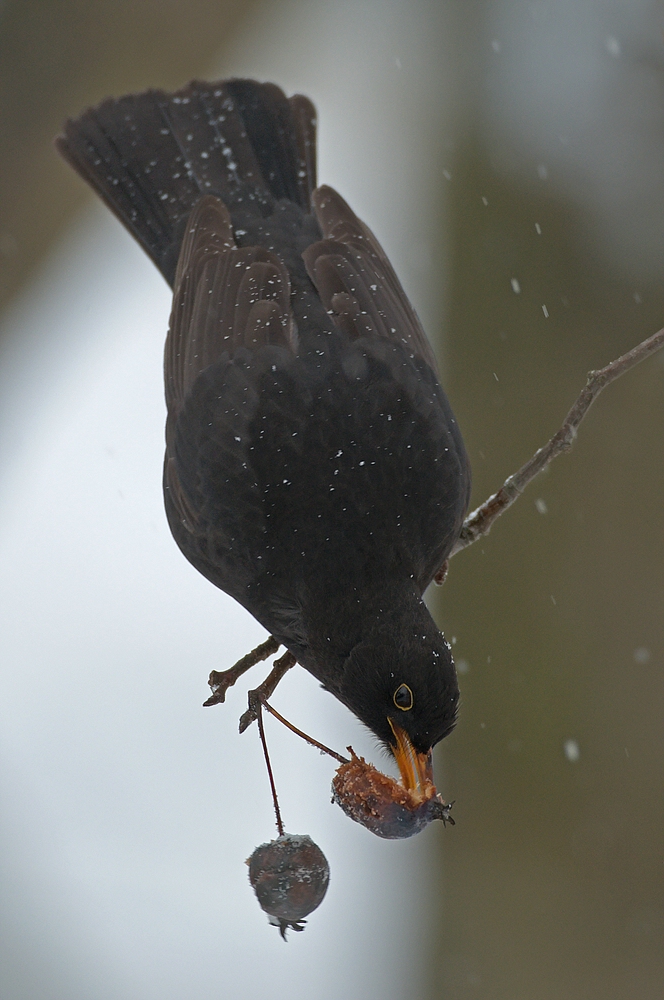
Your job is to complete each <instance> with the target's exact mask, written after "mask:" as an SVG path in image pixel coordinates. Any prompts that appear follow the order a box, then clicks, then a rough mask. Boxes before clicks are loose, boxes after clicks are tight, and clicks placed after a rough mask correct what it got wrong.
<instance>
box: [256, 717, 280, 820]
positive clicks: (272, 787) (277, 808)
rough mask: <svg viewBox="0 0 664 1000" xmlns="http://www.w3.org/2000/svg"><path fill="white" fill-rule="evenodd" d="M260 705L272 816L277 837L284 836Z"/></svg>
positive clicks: (260, 723)
mask: <svg viewBox="0 0 664 1000" xmlns="http://www.w3.org/2000/svg"><path fill="white" fill-rule="evenodd" d="M261 707H262V706H261V704H260V702H259V704H258V715H257V719H258V732H259V733H260V737H261V743H262V744H263V753H264V754H265V765H266V767H267V775H268V778H269V779H270V789H271V790H272V802H273V803H274V815H275V817H276V819H277V830H278V831H279V836H280V837H283V835H284V824H283V821H282V819H281V810H280V809H279V802H278V799H277V786H276V785H275V783H274V775H273V773H272V764H271V763H270V755H269V753H268V752H267V740H266V739H265V730H264V728H263V713H262V711H261Z"/></svg>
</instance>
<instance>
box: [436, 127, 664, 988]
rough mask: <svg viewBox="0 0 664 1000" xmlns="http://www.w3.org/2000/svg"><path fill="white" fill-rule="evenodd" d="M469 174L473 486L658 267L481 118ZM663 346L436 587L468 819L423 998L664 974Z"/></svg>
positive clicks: (467, 377)
mask: <svg viewBox="0 0 664 1000" xmlns="http://www.w3.org/2000/svg"><path fill="white" fill-rule="evenodd" d="M454 176H455V177H456V178H458V179H459V180H458V183H457V184H456V185H455V187H454V189H453V191H452V192H451V195H450V197H451V202H450V219H451V234H450V238H451V242H452V267H451V275H450V284H449V295H450V300H449V302H448V328H447V331H446V344H447V347H446V354H447V359H448V372H447V377H446V386H447V389H448V392H449V394H450V396H451V399H452V402H453V405H454V408H455V411H456V413H457V416H458V419H459V422H460V425H461V428H462V431H463V434H464V438H465V440H466V444H467V447H468V449H469V453H470V456H471V461H472V464H473V469H474V476H475V479H474V491H473V504H474V505H477V504H479V503H481V502H482V501H483V500H484V499H485V498H486V497H487V496H488V495H489V494H490V493H491V492H494V491H495V490H496V489H497V488H498V487H499V486H500V484H501V483H502V482H503V480H504V479H505V478H506V476H507V475H509V474H510V473H511V472H513V471H516V469H517V468H518V467H519V466H520V465H521V464H522V463H523V462H524V461H525V460H526V459H527V458H528V457H530V455H531V454H532V453H534V451H535V450H536V449H537V447H539V446H540V445H542V444H544V443H545V441H546V440H547V439H548V438H549V437H550V436H551V435H552V434H553V433H554V432H555V431H556V430H557V428H558V427H559V426H560V424H561V422H562V420H563V418H564V416H565V414H566V412H567V410H568V409H569V407H570V406H571V404H572V403H573V401H574V399H575V397H576V395H577V394H578V392H579V391H580V390H581V388H582V387H583V385H584V382H585V374H586V372H587V371H589V370H590V369H593V368H600V367H602V366H603V365H605V364H607V363H608V362H609V361H611V360H613V359H614V358H615V357H618V356H619V355H620V354H621V353H623V352H625V351H626V350H628V349H629V348H631V347H633V346H635V345H636V344H637V343H638V342H639V341H640V340H642V339H643V338H644V337H646V336H648V335H649V334H651V333H654V332H655V330H657V329H658V328H659V327H661V325H662V318H663V317H664V288H663V287H662V285H661V283H660V284H658V285H656V286H655V285H653V286H652V287H643V286H640V287H639V289H638V291H637V292H636V298H635V288H634V285H633V284H632V283H630V282H629V281H628V280H626V279H625V277H624V276H623V275H622V274H621V273H620V271H619V270H618V269H612V268H611V267H609V266H608V265H606V264H604V263H603V262H602V261H601V260H600V259H599V255H597V254H594V253H591V252H589V249H588V248H589V240H588V228H589V226H590V225H591V220H590V219H589V218H585V217H583V216H582V215H580V213H579V211H578V209H577V208H575V207H574V206H573V205H572V204H570V203H567V202H565V200H563V199H562V198H561V197H560V195H556V194H555V193H553V192H552V191H551V186H550V185H543V184H539V185H533V184H530V183H529V182H527V181H525V180H523V179H522V178H519V176H518V175H515V176H512V177H508V176H501V175H499V174H498V173H497V172H496V171H495V170H492V168H491V166H490V162H489V157H488V154H487V151H486V150H485V149H484V148H483V147H482V143H481V141H480V140H476V141H471V142H468V144H467V145H466V146H465V148H464V149H463V150H461V151H460V152H459V155H458V159H457V162H456V163H455V166H454ZM483 199H484V200H483ZM485 201H486V203H487V204H485ZM536 225H537V227H539V229H540V230H541V233H538V232H537V228H536ZM515 277H517V280H518V282H519V288H520V292H519V294H515V291H514V290H513V287H512V284H511V280H512V278H515ZM543 305H546V308H547V312H548V314H549V315H548V318H547V317H546V316H545V315H544V312H543V310H542V306H543ZM663 362H664V356H663V355H662V354H660V355H657V356H655V357H653V358H651V359H649V360H648V361H646V362H644V363H643V364H642V365H641V366H639V367H638V368H637V369H635V370H633V371H632V372H630V373H628V374H627V375H625V376H624V377H623V378H622V379H621V380H620V381H618V382H617V383H615V384H613V385H612V386H610V387H609V388H608V389H607V390H606V391H605V392H604V394H602V396H601V397H600V398H599V399H598V400H597V401H596V402H595V404H594V405H593V407H592V409H591V411H590V413H589V415H588V416H587V418H586V420H585V421H584V423H583V424H582V425H581V428H580V431H579V436H578V439H577V441H576V443H575V445H574V448H573V450H572V452H571V453H570V454H568V455H566V456H562V457H560V458H558V459H557V460H556V461H555V462H554V463H553V464H552V465H551V466H550V468H549V470H548V472H547V473H545V474H543V475H542V476H540V477H539V478H538V479H536V480H535V481H534V482H533V483H532V484H531V485H530V487H529V488H528V489H527V490H526V492H525V494H524V496H523V497H522V498H521V499H520V500H519V501H518V503H517V504H516V505H515V506H514V507H512V508H511V510H510V511H508V512H507V513H506V514H505V515H504V517H503V518H502V519H501V520H500V521H498V522H497V523H496V525H495V526H494V528H493V530H492V532H491V534H490V535H489V536H488V537H487V538H485V539H483V540H481V541H480V542H478V543H476V545H474V546H473V547H472V548H471V549H468V550H466V551H464V552H462V553H460V554H459V555H458V556H456V557H455V558H454V559H453V561H452V563H451V567H450V573H449V576H448V579H447V582H446V584H445V587H444V588H443V591H442V592H441V593H440V598H439V609H440V621H441V624H442V625H443V626H444V627H445V629H446V632H447V635H448V637H450V636H455V637H456V640H457V641H456V643H455V647H454V648H455V654H456V658H457V660H458V661H459V662H460V663H461V669H462V670H467V672H465V673H462V674H461V676H460V686H461V693H462V706H461V711H460V721H459V724H458V728H457V730H456V732H455V733H454V734H453V735H452V737H451V738H450V739H449V741H447V743H446V744H445V745H444V746H443V748H441V750H440V751H439V754H440V765H439V766H440V770H441V773H442V774H443V775H444V779H443V780H444V781H445V787H444V794H445V796H446V797H449V798H451V799H456V800H457V804H456V806H455V815H456V818H457V826H456V828H455V829H454V830H453V831H450V830H447V831H444V832H441V833H440V834H439V838H438V843H439V850H440V852H441V855H442V868H443V875H442V878H441V879H440V883H439V884H440V895H439V897H438V898H439V922H438V933H437V936H436V941H435V945H434V948H433V949H432V952H434V953H435V954H437V959H436V969H435V973H434V976H433V978H432V988H431V993H430V996H431V997H450V998H451V997H454V998H455V1000H456V998H471V997H473V998H475V997H478V998H479V997H481V998H487V1000H488V998H492V1000H503V998H505V1000H508V998H510V1000H540V998H542V1000H544V998H546V1000H549V998H551V1000H553V998H558V997H565V998H566V1000H577V998H578V1000H582V998H584V1000H588V998H595V997H596V998H598V1000H600V998H602V1000H607V998H612V1000H613V998H615V1000H618V998H620V1000H623V998H625V1000H627V998H628V997H637V996H638V997H639V998H640V1000H646V998H653V1000H654V998H655V997H658V996H660V995H661V994H660V991H661V984H662V972H663V971H664V969H663V964H662V948H661V942H662V931H663V930H664V921H663V910H662V900H663V899H664V885H663V884H662V871H661V848H662V831H663V830H664V822H663V820H664V816H663V815H662V796H661V788H662V735H663V730H662V706H663V704H664V699H663V694H664V691H663V680H662V662H663V661H664V642H663V639H664V636H663V630H662V623H663V621H664V614H663V612H664V531H663V530H662V529H663V527H664V517H663V510H664V505H663V498H664V462H663V459H664V445H663V442H664V363H663ZM536 501H537V506H536ZM538 508H539V509H538ZM570 740H571V741H574V745H572V746H569V745H568V752H570V753H571V755H572V756H574V746H576V747H577V748H578V760H569V759H568V757H567V756H566V753H565V745H566V743H567V741H570ZM441 765H442V766H441ZM434 872H435V869H434V868H433V867H432V877H435V875H433V873H434Z"/></svg>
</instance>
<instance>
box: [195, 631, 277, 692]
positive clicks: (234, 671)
mask: <svg viewBox="0 0 664 1000" xmlns="http://www.w3.org/2000/svg"><path fill="white" fill-rule="evenodd" d="M278 649H279V643H278V642H277V640H276V639H275V638H274V636H272V635H271V636H270V638H269V639H266V640H265V642H262V643H261V644H260V646H256V648H255V649H252V651H251V652H250V653H247V654H246V656H243V657H242V659H241V660H238V661H237V663H236V664H235V666H233V667H229V669H228V670H213V671H212V673H211V674H210V677H209V679H208V684H209V685H210V687H211V688H212V694H211V695H210V697H209V698H208V700H207V701H205V702H203V705H204V707H208V706H210V705H218V704H220V702H223V701H225V700H226V692H227V691H228V689H229V687H232V686H233V684H235V682H236V680H237V679H238V677H241V676H242V674H243V673H245V672H246V671H247V670H249V667H253V666H254V665H255V664H256V663H260V662H261V660H267V658H268V656H272V654H273V653H276V652H277V650H278ZM283 658H284V657H283V656H282V657H281V659H282V660H283ZM278 662H281V661H278ZM290 665H291V664H289V666H290ZM272 673H274V671H272ZM284 673H285V671H284ZM271 676H272V674H270V677H271ZM275 686H276V682H275ZM273 690H274V688H272V691H273Z"/></svg>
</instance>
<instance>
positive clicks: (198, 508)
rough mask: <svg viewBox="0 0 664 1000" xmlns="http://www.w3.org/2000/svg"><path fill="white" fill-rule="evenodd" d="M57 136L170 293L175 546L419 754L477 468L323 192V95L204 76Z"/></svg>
mask: <svg viewBox="0 0 664 1000" xmlns="http://www.w3.org/2000/svg"><path fill="white" fill-rule="evenodd" d="M58 148H59V150H60V152H61V153H62V154H63V156H65V157H66V159H68V160H69V162H70V163H71V164H72V165H73V166H74V168H75V169H76V170H77V171H78V172H79V173H80V174H81V175H82V176H83V177H84V178H85V179H86V180H87V181H88V183H90V184H91V185H92V187H93V188H94V189H95V190H96V191H97V192H98V194H100V195H101V197H102V198H103V199H104V200H105V201H106V203H107V204H108V205H109V207H110V208H111V209H112V211H113V212H115V214H116V215H117V216H118V217H119V218H120V219H121V221H122V222H123V223H124V224H125V225H126V226H127V228H128V229H129V230H130V231H131V232H132V233H133V235H134V236H135V237H136V239H137V240H138V241H139V242H140V243H141V245H142V246H143V247H144V249H145V250H146V252H147V253H148V254H149V255H150V257H151V258H152V260H153V261H154V262H155V264H156V265H157V267H158V268H159V269H160V270H161V272H162V274H163V275H164V277H165V278H166V280H167V281H168V282H169V283H171V284H172V285H173V289H174V296H173V311H172V315H171V323H170V330H169V333H168V339H167V343H166V354H165V378H166V399H167V404H168V422H167V427H166V460H165V468H164V495H165V502H166V511H167V514H168V520H169V524H170V526H171V530H172V532H173V535H174V537H175V539H176V541H177V543H178V545H179V546H180V548H181V550H182V552H183V553H184V555H185V556H186V557H187V559H189V560H190V562H191V563H193V565H194V566H196V568H197V569H199V570H200V572H201V573H203V574H204V575H205V576H206V577H207V578H208V579H209V580H211V581H212V583H214V584H215V585H216V586H218V587H220V588H221V589H222V590H224V591H226V593H228V594H230V595H231V596H232V597H234V598H235V599H236V600H237V601H239V602H240V603H241V604H242V605H244V607H245V608H247V609H248V610H249V611H250V612H251V614H252V615H254V616H255V617H256V618H257V619H258V621H260V622H261V624H262V625H264V626H265V628H266V629H268V630H269V632H270V633H271V634H272V635H274V636H275V638H276V639H277V640H278V641H279V642H280V643H282V644H283V645H284V646H286V647H287V648H288V649H289V650H290V651H291V652H292V654H293V655H294V656H295V658H296V659H297V661H298V662H299V663H300V664H301V665H302V666H304V667H305V668H306V669H307V670H309V671H310V672H311V673H312V674H313V675H314V676H315V677H316V678H318V680H319V681H320V682H321V683H322V684H323V686H324V687H325V688H327V689H328V690H329V691H331V692H332V693H333V694H334V695H335V696H336V697H337V698H339V699H340V700H341V701H342V702H343V703H344V704H345V705H347V706H348V708H350V709H351V711H352V712H354V713H355V714H356V715H357V716H358V718H360V719H361V720H362V721H363V722H364V723H365V724H366V725H367V726H369V727H370V728H371V729H372V730H373V732H374V733H375V734H376V735H377V736H378V737H379V738H380V739H381V740H382V741H383V743H384V744H386V745H390V746H392V747H394V745H395V735H394V728H393V727H395V726H396V727H397V729H401V730H402V731H405V733H406V734H407V736H408V737H409V739H410V742H411V744H412V746H414V748H415V750H416V751H417V752H418V753H419V754H427V753H428V751H429V750H430V748H431V747H432V746H433V745H434V744H435V743H436V742H438V740H440V739H442V738H443V737H444V736H445V735H447V733H449V732H450V730H451V729H452V727H453V725H454V720H455V715H456V707H457V700H458V688H457V682H456V675H455V670H454V665H453V663H452V657H451V653H450V648H449V646H448V644H447V642H446V641H445V639H444V637H443V635H442V633H441V632H440V631H439V630H438V628H437V627H436V625H435V623H434V622H433V620H432V618H431V616H430V614H429V612H428V611H427V609H426V607H425V605H424V603H423V601H422V594H423V592H424V590H425V588H426V587H427V586H428V584H429V583H430V582H431V580H432V578H433V576H434V575H435V574H436V572H437V571H438V570H439V569H440V567H441V565H442V564H443V562H444V560H445V559H446V557H447V555H448V554H449V552H450V550H451V548H452V545H453V544H454V542H455V540H456V538H457V536H458V534H459V530H460V528H461V524H462V521H463V518H464V515H465V513H466V510H467V506H468V498H469V490H470V469H469V465H468V459H467V456H466V452H465V450H464V446H463V443H462V440H461V435H460V433H459V430H458V427H457V424H456V421H455V419H454V416H453V415H452V411H451V409H450V406H449V403H448V401H447V399H446V397H445V393H444V392H443V390H442V388H441V387H440V385H439V382H438V379H437V375H436V365H435V360H434V356H433V353H432V350H431V347H430V345H429V343H428V341H427V339H426V337H425V334H424V332H423V330H422V328H421V326H420V323H419V320H418V319H417V316H416V315H415V312H414V311H413V309H412V307H411V305H410V304H409V302H408V300H407V298H406V296H405V294H404V292H403V289H402V288H401V285H400V284H399V281H398V279H397V277H396V275H395V274H394V271H393V270H392V267H391V266H390V264H389V261H388V260H387V258H386V257H385V254H384V252H383V251H382V249H381V247H380V245H379V244H378V242H377V240H376V239H375V237H374V236H373V234H372V233H371V232H370V231H369V229H367V227H366V226H365V225H364V224H363V223H362V222H360V221H359V219H357V217H356V216H355V215H354V214H353V212H352V211H351V210H350V208H349V207H348V205H347V204H346V203H345V202H344V201H343V199H342V198H341V197H340V196H339V195H338V194H337V193H336V192H335V191H333V190H332V189H331V188H327V187H322V188H318V189H316V163H315V113H314V109H313V106H312V105H311V103H310V102H309V101H308V100H307V99H306V98H304V97H300V96H296V97H293V98H291V99H290V100H287V99H286V98H285V97H284V95H283V93H282V92H281V90H279V89H278V88H277V87H276V86H274V85H270V84H257V83H254V82H252V81H246V80H231V81H227V82H225V83H218V84H208V83H191V84H189V85H188V86H187V87H185V88H184V89H183V90H181V91H179V92H178V93H176V94H166V93H163V92H161V91H148V92H147V93H144V94H138V95H134V96H129V97H124V98H122V99H120V100H109V101H105V102H104V103H103V104H101V105H100V106H99V107H98V108H95V109H92V110H89V111H87V112H85V113H84V114H83V115H82V116H81V117H80V118H79V119H77V120H76V121H70V122H68V123H67V125H66V127H65V131H64V135H63V136H62V137H60V138H59V140H58ZM404 684H405V685H407V687H408V688H409V689H410V691H411V692H412V707H406V708H403V707H400V706H399V705H398V704H397V703H396V702H395V700H394V695H395V692H396V690H397V689H398V688H399V687H400V686H401V685H404ZM401 701H402V703H404V704H407V703H408V695H407V693H406V695H405V700H404V697H402V698H401ZM390 720H391V721H390Z"/></svg>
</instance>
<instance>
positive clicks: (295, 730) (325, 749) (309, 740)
mask: <svg viewBox="0 0 664 1000" xmlns="http://www.w3.org/2000/svg"><path fill="white" fill-rule="evenodd" d="M260 704H261V705H263V707H264V708H265V709H266V710H267V711H268V712H269V713H270V715H273V716H274V717H275V719H279V722H282V723H283V724H284V726H286V728H287V729H290V731H291V732H292V733H295V734H296V735H297V736H300V737H301V738H302V739H303V740H306V742H307V743H309V744H310V745H311V746H312V747H317V748H318V749H319V750H321V751H322V752H323V753H327V754H329V755H330V757H334V759H335V760H338V761H339V763H340V764H347V763H348V758H347V757H342V756H341V754H340V753H337V752H336V750H330V748H329V747H326V746H325V744H324V743H319V742H318V740H315V739H314V738H313V736H307V734H306V733H303V732H302V730H301V729H298V728H297V726H294V725H293V723H292V722H289V721H288V719H284V717H283V715H280V714H279V712H277V710H276V708H272V706H271V705H269V704H268V702H267V701H266V699H265V698H261V699H260ZM260 720H261V716H260V715H259V716H258V721H259V723H260Z"/></svg>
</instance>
